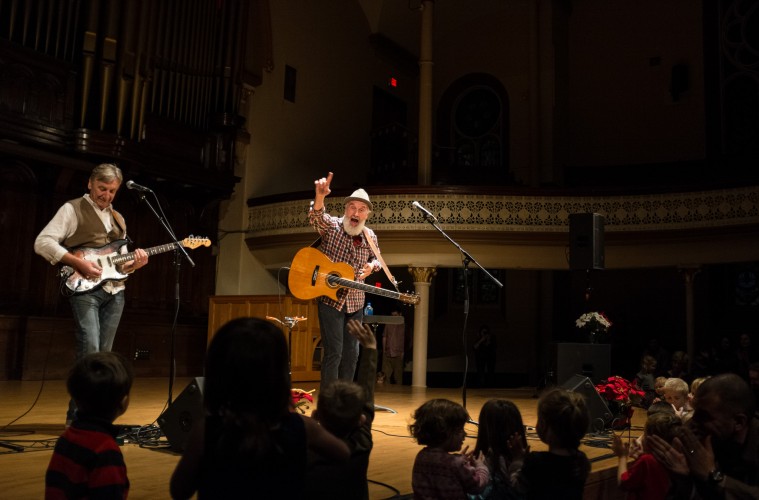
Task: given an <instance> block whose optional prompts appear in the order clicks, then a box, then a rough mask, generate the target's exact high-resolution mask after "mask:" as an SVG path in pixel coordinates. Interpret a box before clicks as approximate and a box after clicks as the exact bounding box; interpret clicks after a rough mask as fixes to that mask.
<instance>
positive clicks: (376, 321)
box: [364, 314, 406, 413]
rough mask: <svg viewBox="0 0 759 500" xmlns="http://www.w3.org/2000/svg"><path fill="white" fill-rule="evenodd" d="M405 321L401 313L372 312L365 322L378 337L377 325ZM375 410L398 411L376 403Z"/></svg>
mask: <svg viewBox="0 0 759 500" xmlns="http://www.w3.org/2000/svg"><path fill="white" fill-rule="evenodd" d="M405 321H406V319H405V318H404V317H403V316H401V315H398V316H381V315H374V314H370V315H369V316H364V324H365V325H369V326H371V327H372V331H373V332H374V337H375V338H377V327H378V326H379V325H402V324H403V323H404V322H405ZM374 410H375V411H377V410H380V411H386V412H390V413H398V412H397V411H395V410H393V409H392V408H390V407H388V406H381V405H378V404H376V403H375V404H374Z"/></svg>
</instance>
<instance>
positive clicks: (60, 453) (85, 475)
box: [45, 352, 134, 499]
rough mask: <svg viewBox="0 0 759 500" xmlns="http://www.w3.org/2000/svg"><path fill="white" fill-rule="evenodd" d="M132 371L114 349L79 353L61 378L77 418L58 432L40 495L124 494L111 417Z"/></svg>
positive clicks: (125, 396)
mask: <svg viewBox="0 0 759 500" xmlns="http://www.w3.org/2000/svg"><path fill="white" fill-rule="evenodd" d="M133 378H134V374H133V372H132V367H131V366H130V365H129V363H128V362H127V360H126V359H125V358H124V357H123V356H122V355H120V354H118V353H116V352H93V353H90V354H87V355H85V356H84V357H82V358H81V359H80V360H79V361H77V363H76V364H75V365H74V366H73V368H72V369H71V372H70V373H69V376H68V379H67V381H66V388H67V389H68V392H69V394H71V398H72V399H73V400H74V402H76V407H77V418H76V419H75V420H74V421H73V422H72V424H71V426H69V427H68V428H67V429H66V430H65V431H64V432H63V434H62V435H61V437H59V438H58V441H57V443H56V444H55V450H54V451H53V456H52V457H51V459H50V464H49V465H48V468H47V473H46V474H45V498H107V499H115V498H126V497H127V494H128V493H129V479H128V478H127V472H126V464H125V463H124V456H123V455H122V454H121V449H119V446H118V444H117V443H116V432H117V430H116V427H115V426H114V425H113V421H114V420H116V418H117V417H119V416H120V415H122V414H123V413H124V412H125V411H126V409H127V407H128V406H129V391H130V390H131V389H132V380H133Z"/></svg>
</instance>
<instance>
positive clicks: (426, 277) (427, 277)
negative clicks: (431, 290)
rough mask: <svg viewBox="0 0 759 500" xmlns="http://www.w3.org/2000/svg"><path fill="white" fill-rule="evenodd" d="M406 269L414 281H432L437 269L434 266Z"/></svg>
mask: <svg viewBox="0 0 759 500" xmlns="http://www.w3.org/2000/svg"><path fill="white" fill-rule="evenodd" d="M408 271H409V272H410V273H411V276H412V277H413V278H414V283H432V278H433V277H434V276H435V275H436V274H437V269H436V268H434V267H411V266H409V268H408Z"/></svg>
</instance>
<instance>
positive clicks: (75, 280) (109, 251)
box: [58, 235, 211, 295]
mask: <svg viewBox="0 0 759 500" xmlns="http://www.w3.org/2000/svg"><path fill="white" fill-rule="evenodd" d="M126 244H127V240H116V241H112V242H110V243H108V244H107V245H103V246H102V247H98V248H91V247H79V248H75V249H73V250H70V252H71V253H73V254H74V255H76V256H78V257H82V258H83V259H85V260H88V261H90V262H94V263H96V264H97V265H98V266H100V268H101V269H102V270H103V272H102V273H101V274H100V276H99V277H97V278H94V279H87V278H85V277H84V276H82V275H81V274H80V273H79V271H77V270H76V269H74V268H73V267H71V266H62V267H61V270H60V271H59V273H58V274H59V275H60V277H61V293H63V294H64V295H76V294H80V293H85V292H89V291H91V290H94V289H96V288H98V287H100V286H102V285H103V284H105V283H107V282H109V281H119V280H124V279H126V278H127V277H128V276H129V275H128V274H122V273H120V272H119V270H118V269H117V268H116V266H118V265H120V264H123V263H125V262H129V261H130V260H134V252H128V253H120V252H119V250H121V247H123V246H124V245H126ZM180 244H181V245H182V246H183V247H187V248H192V249H195V248H198V247H199V246H206V247H207V246H210V245H211V240H209V239H208V238H196V237H194V236H192V235H190V237H189V238H185V239H183V240H182V241H181V242H180ZM176 247H177V244H176V243H173V242H172V243H167V244H165V245H159V246H157V247H151V248H146V249H145V252H146V253H147V254H148V255H156V254H159V253H163V252H168V251H169V250H174V249H175V248H176Z"/></svg>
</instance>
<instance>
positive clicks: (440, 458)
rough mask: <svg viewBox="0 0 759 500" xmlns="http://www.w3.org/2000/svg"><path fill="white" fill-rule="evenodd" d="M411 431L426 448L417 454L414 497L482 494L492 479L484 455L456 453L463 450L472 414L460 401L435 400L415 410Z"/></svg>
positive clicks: (430, 499) (446, 499)
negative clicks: (466, 428) (466, 429)
mask: <svg viewBox="0 0 759 500" xmlns="http://www.w3.org/2000/svg"><path fill="white" fill-rule="evenodd" d="M413 417H414V422H413V423H412V424H411V425H409V431H410V432H411V435H412V436H413V437H414V439H415V440H416V442H417V443H419V444H421V445H424V446H425V447H424V448H423V449H422V450H421V451H420V452H419V453H418V454H417V455H416V459H415V460H414V468H413V470H412V474H411V486H412V488H413V490H414V499H415V500H454V499H464V498H466V495H467V494H469V493H480V492H481V491H482V490H483V489H484V488H485V486H486V485H487V484H488V482H489V481H490V474H489V473H488V467H487V465H485V459H484V457H483V456H482V454H479V455H474V454H473V453H471V454H469V453H466V450H467V448H465V449H464V453H463V454H461V455H459V454H456V453H454V452H456V451H458V450H459V449H461V445H462V444H463V443H464V438H465V437H466V432H465V431H464V424H466V423H467V422H468V421H469V413H467V411H466V409H465V408H464V407H463V406H461V405H460V404H458V403H454V402H453V401H449V400H447V399H432V400H430V401H427V402H426V403H424V404H423V405H422V406H420V407H419V408H417V409H416V411H415V412H414V415H413Z"/></svg>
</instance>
